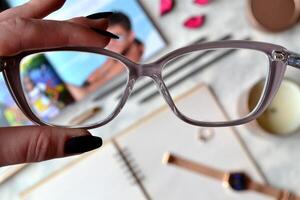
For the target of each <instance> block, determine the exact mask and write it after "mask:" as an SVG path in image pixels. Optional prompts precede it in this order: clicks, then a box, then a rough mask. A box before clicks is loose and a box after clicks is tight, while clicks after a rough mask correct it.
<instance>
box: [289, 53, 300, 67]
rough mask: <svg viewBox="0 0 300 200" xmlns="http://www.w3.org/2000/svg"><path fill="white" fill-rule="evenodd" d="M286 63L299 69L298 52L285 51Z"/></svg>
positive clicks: (299, 57)
mask: <svg viewBox="0 0 300 200" xmlns="http://www.w3.org/2000/svg"><path fill="white" fill-rule="evenodd" d="M287 53H288V55H287V64H288V65H290V66H292V67H296V68H298V69H300V54H297V53H294V52H290V51H288V52H287Z"/></svg>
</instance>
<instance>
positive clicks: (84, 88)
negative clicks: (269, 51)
mask: <svg viewBox="0 0 300 200" xmlns="http://www.w3.org/2000/svg"><path fill="white" fill-rule="evenodd" d="M24 2H26V1H25V0H7V1H3V0H1V2H0V6H1V8H2V9H6V8H8V7H12V6H17V5H20V4H22V3H24ZM299 8H300V1H298V0H276V1H275V0H259V1H258V0H257V1H255V0H253V1H251V0H231V1H226V0H188V1H182V0H174V1H171V0H161V1H159V0H148V1H146V0H128V1H122V0H97V1H91V0H81V1H78V2H77V1H76V2H75V3H74V1H71V0H67V1H66V4H65V5H64V7H63V8H62V9H61V10H59V11H57V12H55V13H53V14H51V15H50V16H48V17H47V19H57V20H62V19H69V18H71V17H75V16H87V15H89V14H92V13H96V12H101V11H114V12H115V15H113V16H112V17H111V18H110V19H109V20H110V27H109V31H111V32H113V33H115V34H117V35H119V36H120V39H119V40H116V41H112V42H111V43H110V44H109V45H108V46H107V49H109V50H111V51H115V52H117V53H120V54H123V55H124V56H126V57H127V58H129V59H131V60H133V61H135V62H141V63H148V62H151V61H155V60H156V59H158V58H160V57H161V56H163V55H165V54H167V53H168V52H171V51H172V50H175V49H177V48H180V47H183V46H187V45H191V44H198V43H199V44H200V43H204V42H210V41H216V40H251V41H252V40H253V41H262V42H270V43H274V44H277V45H282V46H284V47H286V48H287V49H289V50H291V51H294V52H300V44H298V37H299V34H300V25H299V16H300V9H299ZM175 61H176V62H175ZM83 65H84V67H82V66H83ZM299 74H300V71H298V70H296V69H294V68H291V67H288V69H287V71H286V75H285V79H284V81H283V83H282V87H281V88H280V90H279V93H278V95H277V96H276V98H275V99H274V101H273V102H272V104H271V106H270V107H269V108H268V110H267V111H266V112H265V113H264V114H263V115H262V117H260V118H259V119H258V120H257V121H254V122H251V123H249V124H247V125H243V126H238V127H230V128H201V127H194V126H191V125H188V124H185V123H184V122H182V121H180V120H179V119H177V118H176V117H175V115H174V114H173V113H172V111H171V110H170V109H168V108H167V107H166V104H165V101H164V99H163V98H162V97H161V96H160V95H159V93H158V92H157V89H156V86H155V83H153V82H152V81H151V80H150V79H149V78H143V79H141V80H139V81H138V82H137V83H136V85H135V87H134V90H133V93H132V95H131V97H130V98H129V100H128V102H127V104H126V106H125V107H124V109H123V110H122V112H121V113H120V114H119V115H118V117H116V119H114V120H113V121H112V122H110V123H109V124H107V125H105V126H103V127H101V128H97V129H93V130H91V133H92V134H94V135H97V136H101V137H102V138H103V139H104V141H105V144H104V146H103V147H102V148H101V149H100V150H97V151H94V152H91V153H88V154H85V155H83V156H76V157H70V158H65V159H57V160H51V161H47V162H43V163H35V164H26V165H18V166H11V167H2V168H0V199H5V200H6V199H13V200H17V199H26V200H35V199H82V198H88V199H121V198H122V199H147V200H149V199H199V198H207V199H274V198H272V197H269V196H266V195H262V194H259V193H256V192H251V191H250V192H243V193H238V192H234V191H231V190H228V189H226V188H224V187H223V186H222V180H214V179H212V178H210V177H207V176H206V175H205V174H201V173H200V174H199V173H195V172H192V171H189V170H186V169H182V168H180V166H171V165H166V164H164V163H162V159H163V156H164V154H165V153H166V152H174V153H176V154H178V155H180V156H182V157H184V158H187V159H190V160H192V161H195V162H197V163H198V164H205V165H207V166H209V167H212V168H214V169H218V170H220V171H224V172H231V171H233V172H234V171H238V172H240V171H244V172H246V173H247V174H248V175H249V176H250V177H251V178H252V179H253V180H255V181H256V182H259V183H262V184H268V185H271V186H273V187H276V188H279V189H284V190H288V191H291V192H294V193H295V194H298V195H300V193H299V191H300V184H299V182H300V164H299V162H298V160H299V159H300V156H299V152H300V145H299V141H300V134H299V133H300V106H299V105H300V104H299V100H300V88H299V87H300V86H299V84H300V81H299V78H298V77H299ZM126 75H127V71H126V68H125V67H124V65H123V64H122V63H120V62H118V61H116V60H113V59H111V58H108V57H105V56H99V55H96V54H91V53H78V52H62V53H53V52H48V53H45V54H36V55H32V56H29V57H27V58H25V59H23V60H22V62H21V77H22V82H23V88H24V92H25V93H26V96H27V100H28V102H29V104H30V105H31V106H32V110H33V111H34V113H35V114H36V115H37V116H39V117H40V118H41V119H43V120H44V121H46V122H50V123H54V124H57V125H66V124H71V125H78V124H84V125H93V124H95V123H97V122H99V120H103V119H104V118H105V117H107V116H109V114H111V112H112V111H113V110H114V109H115V107H116V106H117V105H118V102H119V99H120V95H121V94H122V92H123V91H124V90H125V87H126ZM162 75H163V79H164V81H165V83H166V85H167V87H168V88H169V90H170V94H171V96H172V98H174V99H175V104H176V106H177V107H178V108H179V110H180V111H181V112H182V113H184V114H185V115H186V116H188V117H191V118H193V119H197V120H202V121H226V120H229V119H231V120H234V119H238V118H241V117H244V116H246V115H247V114H248V113H249V112H251V111H252V110H253V108H254V107H255V105H256V103H257V101H258V99H259V98H260V97H261V94H262V88H263V86H264V83H265V80H266V78H267V75H268V59H267V57H266V56H265V55H263V54H261V53H259V52H253V51H250V52H249V51H244V50H228V49H226V50H221V51H201V52H195V53H192V54H187V55H184V56H181V57H178V58H176V59H174V60H172V61H171V62H169V63H168V64H167V65H166V66H165V67H164V70H163V74H162ZM0 89H1V94H0V124H1V126H20V125H31V122H29V120H28V119H26V117H24V116H23V115H22V113H21V112H20V111H19V110H18V108H17V106H16V105H15V104H14V102H13V100H12V99H11V97H10V94H9V92H8V91H7V89H6V86H5V84H4V80H3V78H2V77H1V78H0ZM74 109H75V110H76V111H77V112H76V115H75V116H74V112H73V111H74Z"/></svg>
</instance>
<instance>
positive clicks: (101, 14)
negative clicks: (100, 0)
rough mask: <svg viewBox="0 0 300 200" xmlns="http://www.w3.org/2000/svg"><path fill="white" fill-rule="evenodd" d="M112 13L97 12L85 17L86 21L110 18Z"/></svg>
mask: <svg viewBox="0 0 300 200" xmlns="http://www.w3.org/2000/svg"><path fill="white" fill-rule="evenodd" d="M113 14H114V13H113V12H99V13H94V14H91V15H88V16H86V18H88V19H103V18H108V17H110V16H112V15H113Z"/></svg>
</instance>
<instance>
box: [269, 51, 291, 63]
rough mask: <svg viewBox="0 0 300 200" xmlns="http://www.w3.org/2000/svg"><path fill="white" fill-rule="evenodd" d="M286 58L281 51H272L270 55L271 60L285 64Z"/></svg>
mask: <svg viewBox="0 0 300 200" xmlns="http://www.w3.org/2000/svg"><path fill="white" fill-rule="evenodd" d="M287 58H288V56H287V54H286V53H285V52H283V51H273V53H272V59H273V60H274V61H282V62H286V61H287Z"/></svg>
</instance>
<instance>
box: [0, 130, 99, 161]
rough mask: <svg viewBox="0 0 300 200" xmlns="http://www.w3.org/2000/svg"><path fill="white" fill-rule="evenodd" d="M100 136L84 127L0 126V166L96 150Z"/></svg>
mask: <svg viewBox="0 0 300 200" xmlns="http://www.w3.org/2000/svg"><path fill="white" fill-rule="evenodd" d="M101 145H102V140H101V138H98V137H93V136H91V135H90V133H88V132H87V131H86V130H80V129H63V128H52V127H41V126H32V127H16V128H11V127H10V128H1V129H0V166H5V165H11V164H18V163H31V162H39V161H43V160H49V159H53V158H59V157H65V156H70V155H74V154H78V153H84V152H87V151H90V150H93V149H96V148H98V147H100V146H101Z"/></svg>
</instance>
